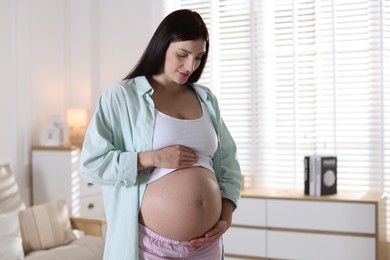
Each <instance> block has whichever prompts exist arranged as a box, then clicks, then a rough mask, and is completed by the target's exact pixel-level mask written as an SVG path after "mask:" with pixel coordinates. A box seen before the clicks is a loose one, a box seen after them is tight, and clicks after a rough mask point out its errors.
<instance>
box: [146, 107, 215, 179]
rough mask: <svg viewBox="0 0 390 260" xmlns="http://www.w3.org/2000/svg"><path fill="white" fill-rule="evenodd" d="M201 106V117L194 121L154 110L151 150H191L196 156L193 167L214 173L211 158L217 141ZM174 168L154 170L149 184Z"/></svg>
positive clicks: (205, 111) (209, 120) (205, 110)
mask: <svg viewBox="0 0 390 260" xmlns="http://www.w3.org/2000/svg"><path fill="white" fill-rule="evenodd" d="M201 104H202V116H201V117H200V118H198V119H194V120H186V119H178V118H174V117H171V116H168V115H166V114H164V113H161V112H159V111H157V110H156V123H155V126H154V134H153V150H157V149H161V148H164V147H167V146H170V145H175V144H180V145H183V146H186V147H188V148H191V149H192V150H194V151H195V152H196V153H197V155H198V161H197V162H196V163H195V164H194V165H193V166H201V167H204V168H206V169H209V170H210V171H212V172H214V169H213V162H212V157H213V155H214V153H215V151H216V150H217V146H218V141H217V135H216V133H215V130H214V127H213V124H212V122H211V119H210V115H209V114H208V112H207V109H206V107H204V106H205V105H204V104H203V103H201ZM174 170H176V169H175V168H155V169H154V170H153V172H152V173H151V175H150V178H149V182H148V183H151V182H153V181H155V180H157V179H159V178H161V177H163V176H165V175H167V174H168V173H171V172H173V171H174Z"/></svg>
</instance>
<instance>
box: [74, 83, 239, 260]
mask: <svg viewBox="0 0 390 260" xmlns="http://www.w3.org/2000/svg"><path fill="white" fill-rule="evenodd" d="M192 87H193V88H194V89H195V91H196V93H197V94H198V96H199V97H200V100H201V102H203V103H204V104H206V107H207V109H208V112H209V114H210V117H211V119H212V122H213V125H214V127H215V131H216V133H217V136H218V148H217V151H216V152H215V154H214V157H213V164H214V165H213V167H214V170H215V175H216V178H217V180H218V183H219V186H220V189H221V194H222V197H223V198H226V199H229V200H231V201H232V202H233V203H234V207H236V206H237V201H238V199H239V197H240V187H241V171H240V166H239V163H238V160H237V158H236V145H235V143H234V141H233V139H232V137H231V135H230V133H229V131H228V129H227V128H226V125H225V123H224V122H223V120H222V118H221V114H220V110H219V106H218V103H217V99H216V97H215V96H214V94H213V93H212V92H211V91H210V90H209V89H208V88H206V87H203V86H200V85H198V84H192ZM152 93H153V89H152V87H151V86H150V84H149V82H148V80H147V79H146V78H145V77H136V78H134V79H128V80H123V81H121V82H118V83H116V84H114V85H112V86H111V87H109V88H108V89H107V90H106V91H105V92H104V93H103V94H102V95H101V96H100V99H99V103H98V105H97V108H96V111H95V113H94V115H93V117H92V120H91V122H90V124H89V126H88V129H87V131H86V135H85V140H84V145H83V149H82V152H81V162H80V174H81V176H82V177H83V178H84V180H86V181H87V182H91V183H95V184H99V185H101V186H102V190H103V197H104V207H105V213H106V220H107V233H106V243H105V251H104V259H108V260H112V259H129V260H130V259H138V213H139V210H140V206H141V202H142V197H143V194H144V191H145V187H146V184H147V181H148V177H149V173H150V171H151V169H146V170H142V171H138V170H137V153H139V152H144V151H150V150H152V137H153V128H154V122H155V110H154V103H153V101H152V99H151V95H152Z"/></svg>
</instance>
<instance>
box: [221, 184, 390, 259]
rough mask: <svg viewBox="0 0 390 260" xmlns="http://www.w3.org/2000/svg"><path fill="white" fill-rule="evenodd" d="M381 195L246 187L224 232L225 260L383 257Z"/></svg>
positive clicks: (383, 230)
mask: <svg viewBox="0 0 390 260" xmlns="http://www.w3.org/2000/svg"><path fill="white" fill-rule="evenodd" d="M385 203H386V202H385V196H384V195H383V194H379V193H340V194H337V195H331V196H321V197H309V196H305V195H302V194H301V193H300V192H297V191H286V190H259V189H253V190H245V191H243V192H242V198H241V200H240V202H239V207H238V208H237V210H236V212H235V213H234V215H233V225H232V227H231V228H230V229H229V230H228V231H227V232H226V234H225V235H224V245H225V258H226V259H232V260H233V259H300V260H302V259H307V260H317V259H318V260H329V259H332V260H360V259H361V260H385V259H386V241H385V240H386V215H385V212H386V209H385Z"/></svg>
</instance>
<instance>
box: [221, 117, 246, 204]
mask: <svg viewBox="0 0 390 260" xmlns="http://www.w3.org/2000/svg"><path fill="white" fill-rule="evenodd" d="M220 124H221V125H220V132H219V134H220V146H221V147H220V148H221V177H220V180H219V185H220V189H221V193H222V197H223V198H226V199H229V200H230V201H232V202H233V206H234V209H236V207H237V203H238V200H239V198H240V191H241V169H240V164H239V162H238V159H237V147H236V144H235V142H234V140H233V137H232V136H231V134H230V132H229V130H228V129H227V127H226V125H225V122H224V121H223V120H222V119H221V121H220Z"/></svg>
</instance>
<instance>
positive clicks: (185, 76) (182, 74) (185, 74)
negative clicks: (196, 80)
mask: <svg viewBox="0 0 390 260" xmlns="http://www.w3.org/2000/svg"><path fill="white" fill-rule="evenodd" d="M179 75H180V76H181V77H183V78H187V77H188V76H189V75H190V74H189V73H184V72H180V71H179Z"/></svg>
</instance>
